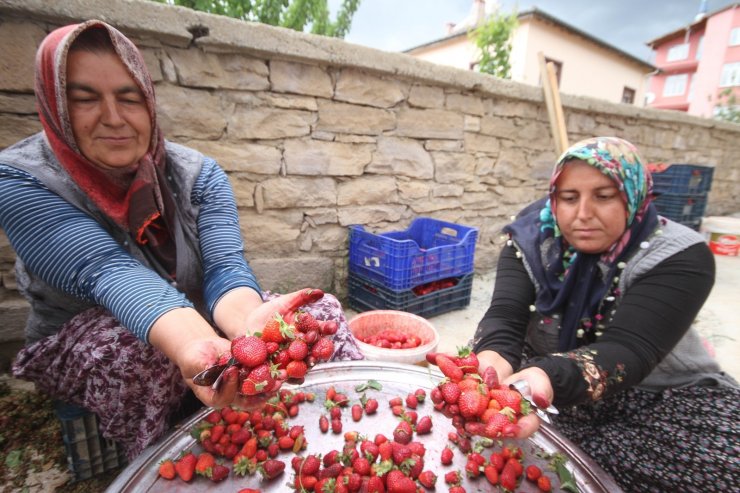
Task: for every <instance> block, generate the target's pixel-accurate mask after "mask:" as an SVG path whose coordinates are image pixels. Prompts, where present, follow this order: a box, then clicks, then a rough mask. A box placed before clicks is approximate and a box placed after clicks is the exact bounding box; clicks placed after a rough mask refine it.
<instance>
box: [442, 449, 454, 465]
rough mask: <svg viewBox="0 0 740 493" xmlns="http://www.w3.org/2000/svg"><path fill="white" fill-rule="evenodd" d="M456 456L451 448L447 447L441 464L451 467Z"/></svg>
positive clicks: (443, 452) (443, 450) (443, 451)
mask: <svg viewBox="0 0 740 493" xmlns="http://www.w3.org/2000/svg"><path fill="white" fill-rule="evenodd" d="M453 456H454V452H453V451H452V449H451V448H450V447H445V448H443V449H442V455H441V458H440V460H441V462H442V464H443V465H445V466H449V465H450V464H452V458H453Z"/></svg>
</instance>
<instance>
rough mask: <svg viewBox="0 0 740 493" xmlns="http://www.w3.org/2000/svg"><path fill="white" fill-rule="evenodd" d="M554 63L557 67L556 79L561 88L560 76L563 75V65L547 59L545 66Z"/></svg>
mask: <svg viewBox="0 0 740 493" xmlns="http://www.w3.org/2000/svg"><path fill="white" fill-rule="evenodd" d="M549 62H552V64H553V65H555V78H556V79H557V81H558V87H560V75H561V74H562V73H563V63H562V62H558V61H556V60H553V59H552V58H547V57H545V64H547V63H549Z"/></svg>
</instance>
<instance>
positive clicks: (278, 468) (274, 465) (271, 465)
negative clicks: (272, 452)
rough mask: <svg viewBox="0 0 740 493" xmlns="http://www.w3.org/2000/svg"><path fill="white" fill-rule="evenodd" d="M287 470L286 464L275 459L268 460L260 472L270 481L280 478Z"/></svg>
mask: <svg viewBox="0 0 740 493" xmlns="http://www.w3.org/2000/svg"><path fill="white" fill-rule="evenodd" d="M284 470H285V462H283V461H281V460H275V459H267V460H266V461H264V462H263V463H262V464H261V465H260V467H259V472H260V474H261V475H262V477H263V478H264V479H267V480H270V479H275V478H276V477H278V476H280V475H281V474H282V473H283V471H284Z"/></svg>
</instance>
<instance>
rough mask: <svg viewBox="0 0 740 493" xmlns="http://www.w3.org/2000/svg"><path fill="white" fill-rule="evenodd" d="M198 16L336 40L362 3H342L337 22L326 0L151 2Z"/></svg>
mask: <svg viewBox="0 0 740 493" xmlns="http://www.w3.org/2000/svg"><path fill="white" fill-rule="evenodd" d="M152 1H154V2H159V3H167V4H169V5H179V6H181V7H187V8H190V9H193V10H199V11H201V12H208V13H211V14H219V15H225V16H228V17H234V18H236V19H241V20H245V21H253V22H261V23H263V24H270V25H272V26H281V27H287V28H289V29H293V30H295V31H303V30H304V29H305V28H306V27H307V26H310V32H312V33H313V34H321V35H324V36H331V37H335V38H344V36H346V35H347V33H348V32H349V29H350V26H351V24H352V17H353V16H354V14H355V12H357V8H358V7H359V6H360V1H361V0H342V4H341V6H340V7H339V11H338V12H337V17H336V20H334V21H332V20H331V19H330V18H329V7H328V5H327V0H152Z"/></svg>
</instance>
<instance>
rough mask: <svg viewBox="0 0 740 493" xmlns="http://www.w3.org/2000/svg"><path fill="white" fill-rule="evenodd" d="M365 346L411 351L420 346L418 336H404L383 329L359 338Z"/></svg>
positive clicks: (397, 332) (403, 334) (390, 329)
mask: <svg viewBox="0 0 740 493" xmlns="http://www.w3.org/2000/svg"><path fill="white" fill-rule="evenodd" d="M359 339H360V340H361V341H362V342H364V343H365V344H370V345H372V346H376V347H382V348H386V349H411V348H415V347H419V346H420V345H421V339H420V338H419V336H415V335H413V334H406V333H404V332H402V331H400V330H398V329H394V328H388V329H383V330H381V331H379V332H377V333H375V334H373V335H370V336H367V337H360V338H359Z"/></svg>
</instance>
